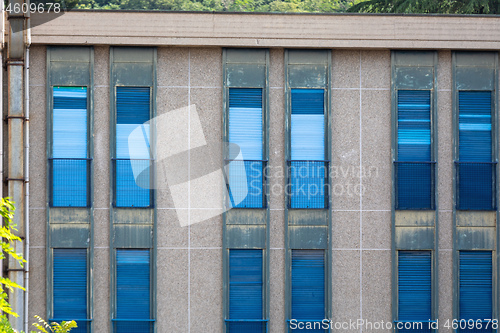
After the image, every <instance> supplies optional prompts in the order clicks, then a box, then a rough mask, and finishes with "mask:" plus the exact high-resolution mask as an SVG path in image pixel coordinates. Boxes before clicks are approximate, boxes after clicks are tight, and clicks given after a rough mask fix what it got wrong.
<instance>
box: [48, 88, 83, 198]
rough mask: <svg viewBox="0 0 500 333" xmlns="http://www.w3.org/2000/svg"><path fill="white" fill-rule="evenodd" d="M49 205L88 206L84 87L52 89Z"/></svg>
mask: <svg viewBox="0 0 500 333" xmlns="http://www.w3.org/2000/svg"><path fill="white" fill-rule="evenodd" d="M52 94H53V98H52V100H53V110H52V158H51V159H50V168H51V177H52V179H51V180H52V186H51V198H50V204H51V206H56V207H68V206H73V207H85V206H87V205H88V188H87V187H88V177H89V175H88V169H89V163H88V160H87V151H88V147H87V145H88V143H87V142H88V133H87V127H88V123H87V122H88V114H87V88H86V87H54V88H53V91H52Z"/></svg>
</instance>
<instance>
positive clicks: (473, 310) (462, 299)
mask: <svg viewBox="0 0 500 333" xmlns="http://www.w3.org/2000/svg"><path fill="white" fill-rule="evenodd" d="M492 262H493V260H492V253H491V251H460V253H459V267H460V271H459V289H460V291H459V316H460V318H459V319H464V320H469V319H472V320H482V321H483V322H484V319H493V318H492V315H493V306H492V304H493V303H492V302H493V293H492V282H493V270H492ZM460 331H461V332H471V333H472V332H482V333H488V332H493V330H492V328H491V325H489V327H488V328H486V325H484V326H483V327H482V329H477V327H475V329H460Z"/></svg>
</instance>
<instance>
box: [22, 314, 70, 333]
mask: <svg viewBox="0 0 500 333" xmlns="http://www.w3.org/2000/svg"><path fill="white" fill-rule="evenodd" d="M35 318H36V319H38V323H33V326H35V327H36V328H37V329H38V332H34V331H31V333H68V332H70V331H71V330H72V329H73V328H76V327H77V325H76V322H75V321H74V320H72V321H62V322H61V323H60V324H59V323H56V322H53V323H50V325H49V323H47V322H46V321H45V320H43V319H42V318H41V317H40V316H35Z"/></svg>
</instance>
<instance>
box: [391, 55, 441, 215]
mask: <svg viewBox="0 0 500 333" xmlns="http://www.w3.org/2000/svg"><path fill="white" fill-rule="evenodd" d="M435 57H437V54H436V55H435ZM436 64H437V61H435V65H436ZM392 67H393V68H392V71H393V73H395V67H396V66H395V65H393V66H392ZM436 72H437V68H436V66H435V67H434V80H433V82H434V85H433V89H408V88H405V89H399V88H398V87H397V86H396V82H395V80H394V78H393V80H392V81H393V82H392V89H391V93H392V104H393V105H392V110H393V112H392V117H393V120H392V122H393V126H392V127H393V132H392V133H393V150H392V151H393V158H392V170H393V172H392V173H393V184H394V186H393V187H394V191H395V192H396V193H395V196H394V204H393V206H394V209H395V210H437V208H436V204H437V195H436V194H437V189H436V187H437V170H436V169H437V163H438V162H437V135H438V133H437V73H436ZM393 75H394V74H393ZM400 90H407V91H408V90H410V91H429V93H430V122H431V124H430V125H431V143H430V148H431V158H430V161H426V162H407V163H431V164H434V168H433V170H431V201H432V202H431V208H400V207H398V196H397V193H398V190H399V189H398V179H397V171H396V165H397V164H398V163H403V162H406V161H399V159H398V132H399V122H398V103H399V99H398V97H399V94H398V93H399V91H400Z"/></svg>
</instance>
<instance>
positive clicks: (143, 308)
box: [114, 249, 153, 333]
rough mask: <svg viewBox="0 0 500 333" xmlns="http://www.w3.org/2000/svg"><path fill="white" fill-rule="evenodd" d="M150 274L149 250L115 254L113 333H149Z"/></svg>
mask: <svg viewBox="0 0 500 333" xmlns="http://www.w3.org/2000/svg"><path fill="white" fill-rule="evenodd" d="M150 270H151V268H150V250H133V249H117V250H116V319H115V320H114V328H115V330H114V332H115V333H136V332H141V333H142V332H152V325H153V324H152V321H151V304H150V299H151V281H150ZM121 319H126V320H125V321H121Z"/></svg>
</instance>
